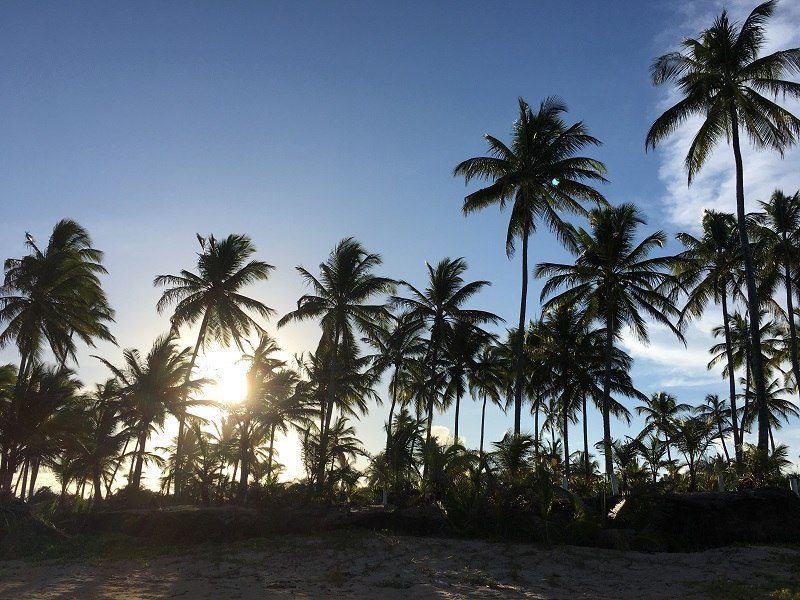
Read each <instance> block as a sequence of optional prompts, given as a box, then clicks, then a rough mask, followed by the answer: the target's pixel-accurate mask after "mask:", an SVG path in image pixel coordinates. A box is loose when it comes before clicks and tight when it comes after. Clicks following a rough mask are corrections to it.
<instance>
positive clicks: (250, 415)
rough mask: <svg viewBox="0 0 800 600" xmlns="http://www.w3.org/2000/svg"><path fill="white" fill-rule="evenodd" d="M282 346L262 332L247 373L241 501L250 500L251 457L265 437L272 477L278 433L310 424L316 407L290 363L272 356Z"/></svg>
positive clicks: (241, 412) (241, 416)
mask: <svg viewBox="0 0 800 600" xmlns="http://www.w3.org/2000/svg"><path fill="white" fill-rule="evenodd" d="M279 351H280V348H279V347H278V346H277V344H276V343H275V341H274V340H273V339H272V338H271V337H270V336H269V335H262V336H261V339H260V341H259V344H258V345H257V346H256V347H255V348H254V350H253V353H252V355H249V356H245V359H246V360H249V361H250V368H249V369H248V372H247V383H248V389H247V397H246V398H245V399H244V401H243V402H242V404H241V405H240V406H239V407H237V408H236V409H235V411H234V415H235V416H236V418H237V419H238V422H239V442H240V453H239V464H240V471H239V492H238V496H239V501H240V502H242V503H246V501H247V489H248V488H247V479H248V476H249V474H250V467H251V461H250V458H251V456H253V455H254V450H255V448H256V447H257V446H259V445H260V443H261V441H262V440H269V450H268V452H267V457H268V458H267V470H266V474H265V475H266V477H267V479H268V480H269V479H270V478H271V477H272V470H273V462H274V461H273V455H274V451H275V434H276V432H281V433H284V434H285V433H286V432H287V431H288V428H289V425H294V426H297V427H299V426H301V425H307V424H308V423H309V422H310V421H311V419H312V418H313V409H312V408H311V406H310V405H309V404H308V403H307V402H306V401H305V398H304V397H303V395H302V394H297V393H296V388H297V385H298V383H299V382H300V377H299V375H298V374H297V372H296V371H294V370H293V369H290V368H288V367H287V366H286V362H285V361H282V360H279V359H276V358H272V357H271V356H270V355H271V354H273V353H275V352H279Z"/></svg>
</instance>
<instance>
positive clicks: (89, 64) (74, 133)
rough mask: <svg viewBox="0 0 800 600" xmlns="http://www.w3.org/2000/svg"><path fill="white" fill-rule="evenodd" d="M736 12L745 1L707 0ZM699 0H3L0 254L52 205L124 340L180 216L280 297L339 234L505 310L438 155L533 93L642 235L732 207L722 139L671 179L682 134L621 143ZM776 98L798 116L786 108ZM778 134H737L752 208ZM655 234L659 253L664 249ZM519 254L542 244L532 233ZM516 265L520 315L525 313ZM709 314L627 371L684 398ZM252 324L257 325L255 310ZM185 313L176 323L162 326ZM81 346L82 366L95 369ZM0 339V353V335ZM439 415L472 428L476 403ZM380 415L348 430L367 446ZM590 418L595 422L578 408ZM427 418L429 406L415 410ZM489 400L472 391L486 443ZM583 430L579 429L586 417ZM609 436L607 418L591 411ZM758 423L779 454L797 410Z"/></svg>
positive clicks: (504, 290)
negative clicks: (563, 109)
mask: <svg viewBox="0 0 800 600" xmlns="http://www.w3.org/2000/svg"><path fill="white" fill-rule="evenodd" d="M727 6H728V8H729V10H730V12H731V14H732V16H733V17H734V18H736V19H739V20H741V19H743V18H744V16H746V14H747V12H748V11H749V10H751V9H752V7H753V6H754V3H751V2H746V3H745V2H741V1H739V0H735V1H733V2H730V3H728V4H727ZM721 8H722V4H721V3H720V2H717V1H715V0H698V1H694V2H641V1H640V0H616V1H615V2H597V1H595V0H572V1H570V2H521V1H520V2H516V1H512V2H503V3H497V2H496V3H485V2H470V1H467V2H458V3H452V2H439V3H431V2H404V3H387V2H366V1H364V2H291V3H289V2H230V3H218V2H169V3H163V2H137V3H107V2H73V3H58V2H7V3H4V4H3V6H2V8H0V115H2V118H0V198H2V206H3V209H4V210H3V220H2V222H1V223H0V256H2V257H3V258H5V257H12V256H13V257H16V256H21V255H22V254H23V253H24V252H25V249H24V246H23V242H24V233H25V232H26V231H30V232H31V233H32V234H33V235H34V236H35V237H37V239H40V240H45V239H46V238H47V236H48V234H49V231H50V230H51V228H52V226H53V224H54V223H55V222H56V221H57V220H58V219H60V218H64V217H70V218H74V219H76V220H77V221H79V222H80V223H81V224H83V225H84V226H85V227H86V228H87V229H88V230H89V232H90V233H91V235H92V237H93V239H94V241H95V245H96V246H97V247H98V248H100V249H102V250H104V251H105V252H106V266H107V268H108V270H109V275H108V277H107V278H106V279H105V282H104V283H105V287H106V289H107V292H108V295H109V298H110V301H111V303H112V305H113V307H114V308H115V309H116V311H117V323H116V325H115V326H114V328H113V331H114V334H115V335H116V337H117V339H118V341H119V343H120V346H121V347H120V348H115V347H113V346H108V345H103V346H101V347H100V348H98V349H97V350H94V351H93V353H99V354H101V355H103V356H104V357H106V358H107V359H109V360H110V361H111V362H116V363H117V364H119V363H120V362H121V354H122V349H121V348H122V347H136V348H139V349H141V350H143V351H146V350H147V349H149V347H150V345H151V343H152V341H153V340H154V339H155V337H156V336H157V335H159V334H161V333H163V332H164V331H166V330H167V328H168V315H161V316H159V315H157V314H156V312H155V304H156V301H157V299H158V297H159V295H160V291H159V290H157V289H154V288H153V287H152V280H153V277H154V276H155V275H158V274H165V273H175V272H177V271H178V270H179V269H181V268H190V269H193V268H194V261H195V252H196V250H197V245H196V244H197V242H196V240H195V233H196V232H198V233H201V234H204V235H207V234H210V233H213V234H215V235H216V236H217V237H221V236H224V235H227V234H229V233H247V234H248V235H250V236H251V237H252V238H253V240H254V242H255V244H256V246H257V247H258V250H259V253H258V256H259V258H261V259H263V260H265V261H267V262H269V263H271V264H273V265H275V266H276V270H275V272H274V274H273V276H272V277H271V278H270V280H269V281H268V282H266V283H264V284H261V285H258V286H254V287H253V288H252V289H251V290H250V294H251V295H253V296H255V297H257V298H258V299H260V300H262V301H263V302H265V303H266V304H267V305H269V306H271V307H273V308H275V309H276V310H277V311H278V313H279V314H284V313H286V312H287V311H289V310H291V309H292V308H294V306H295V302H296V300H297V298H298V297H299V296H300V295H301V294H303V293H304V292H305V291H306V290H305V288H304V287H303V286H302V283H301V280H300V278H299V276H298V275H297V273H296V272H295V270H294V267H295V266H296V265H303V266H304V267H306V268H308V269H309V270H311V271H312V272H316V266H317V265H318V264H319V263H320V262H321V261H322V260H324V259H325V258H326V256H327V254H328V253H329V251H330V250H331V248H332V247H333V246H334V245H335V244H336V243H337V242H338V241H339V240H341V239H342V238H343V237H346V236H354V237H356V238H357V239H359V240H360V241H361V242H362V243H363V244H364V245H365V246H366V248H367V249H368V250H370V251H373V252H378V253H380V254H381V255H382V256H383V259H384V268H383V269H381V274H384V275H387V276H391V277H395V278H398V279H406V280H408V281H410V282H412V283H414V284H415V285H417V286H421V285H424V277H425V267H424V263H425V261H429V262H431V263H435V262H437V261H439V260H440V259H441V258H443V257H445V256H449V257H458V256H463V257H465V258H466V260H467V261H468V263H469V265H470V268H469V271H468V273H467V276H468V277H469V278H471V279H488V280H490V281H492V283H493V285H492V287H491V288H489V289H488V290H487V291H486V292H485V293H483V294H481V295H480V297H478V298H477V299H476V300H475V303H474V305H473V307H474V308H481V309H487V310H492V311H494V312H496V313H498V314H499V315H501V316H503V317H504V318H506V319H507V320H508V321H509V322H512V323H513V322H514V321H515V315H516V313H517V310H518V297H519V287H520V283H519V282H520V263H519V257H518V256H517V257H515V258H514V259H512V260H508V258H507V257H506V255H505V248H504V239H505V238H504V236H505V226H506V219H507V217H508V215H507V214H505V213H502V214H501V213H500V212H499V211H488V212H485V213H483V214H478V215H473V216H470V217H469V218H464V217H463V216H462V215H461V212H460V208H461V202H462V200H463V197H464V195H465V194H466V193H468V192H469V191H470V190H471V189H474V188H473V187H469V188H465V186H464V183H463V180H458V179H455V178H453V177H452V175H451V173H452V169H453V167H454V166H455V165H456V164H457V163H459V162H460V161H462V160H464V159H465V158H468V157H471V156H477V155H481V154H483V153H484V152H485V143H484V141H483V139H482V137H481V136H482V135H483V134H484V133H491V134H493V135H495V136H496V137H499V138H500V139H508V135H509V132H510V129H511V125H512V122H513V119H514V118H515V115H516V110H517V109H516V100H517V97H519V96H521V97H523V98H525V99H526V100H527V101H528V102H529V103H530V104H532V105H534V106H538V104H539V102H540V101H542V100H543V99H544V98H546V97H548V96H551V95H558V96H560V97H561V98H563V100H564V101H565V102H566V104H567V106H568V107H569V112H568V114H567V119H568V120H569V121H570V122H574V121H578V120H582V121H584V122H585V123H586V125H587V127H588V129H589V131H590V132H591V133H592V134H593V135H595V136H596V137H598V138H599V139H600V140H601V141H602V142H603V145H602V146H601V147H600V148H598V149H596V150H592V151H591V152H592V155H593V156H594V157H596V158H598V159H600V160H603V161H604V162H605V163H606V165H607V166H608V169H609V172H608V179H609V181H610V182H609V183H608V184H607V185H604V186H602V191H603V192H604V193H605V195H606V197H607V198H608V199H609V200H610V201H611V202H614V203H618V202H623V201H624V202H634V203H636V204H637V205H639V207H640V208H641V210H642V212H643V214H644V215H645V216H646V219H647V221H648V226H647V230H648V231H650V230H654V229H663V230H664V231H666V232H667V234H668V235H669V236H670V237H672V236H673V235H674V233H675V232H677V231H682V230H684V231H685V230H689V231H692V230H696V227H697V225H698V224H699V218H700V212H701V210H702V208H703V207H706V208H711V207H718V208H723V209H725V210H729V211H733V210H734V202H733V194H732V179H733V169H732V160H731V156H730V150H729V149H728V148H727V147H725V146H721V147H720V148H719V149H718V151H717V152H716V153H715V155H714V156H713V157H712V159H711V160H710V161H709V163H708V165H707V167H706V168H705V169H704V171H703V172H701V175H700V176H699V177H698V179H697V182H696V183H695V184H693V186H692V188H687V185H686V174H685V172H684V171H683V167H682V160H683V156H684V154H685V152H686V148H688V143H689V142H688V140H689V139H690V135H691V128H687V129H685V130H682V131H680V132H678V133H677V134H676V135H675V136H673V137H672V138H670V140H669V141H668V142H666V143H665V144H664V145H663V146H662V147H660V148H659V149H658V150H657V151H656V152H651V153H649V154H646V153H645V151H644V137H645V134H646V132H647V129H648V128H649V126H650V124H651V123H652V121H653V119H654V118H655V117H656V116H657V115H658V114H659V113H660V111H661V110H663V108H665V107H666V106H667V104H668V103H669V102H670V100H673V101H674V96H672V95H671V91H670V90H669V89H667V88H664V89H658V88H653V87H652V85H651V84H650V79H649V70H648V69H649V65H650V63H651V62H652V60H653V58H654V57H656V56H658V55H660V54H663V53H665V52H667V51H671V50H675V49H677V48H678V44H679V42H680V40H681V39H682V38H683V37H685V36H687V35H697V34H698V33H699V31H700V30H701V29H703V28H704V27H707V26H708V25H710V23H711V22H712V20H713V18H714V16H715V15H717V14H718V13H719V11H720V10H721ZM798 22H800V5H798V3H796V2H793V1H790V0H784V1H783V2H782V3H781V4H780V5H779V7H778V11H777V14H776V16H775V17H774V19H773V20H772V22H771V24H770V26H769V28H768V33H769V36H770V42H769V43H770V47H769V49H770V50H772V49H777V48H785V47H790V46H797V45H798V44H800V34H798V30H797V27H796V24H797V23H798ZM795 112H797V111H795ZM799 158H800V154H798V151H797V150H793V151H791V152H789V153H787V154H786V156H785V157H784V159H783V160H781V159H780V157H778V156H777V155H775V154H772V153H761V154H758V155H755V154H754V153H753V152H750V153H749V156H748V157H747V161H746V173H745V177H746V179H745V182H746V193H747V195H748V198H749V203H750V206H751V207H755V201H756V200H758V199H766V198H767V197H768V196H769V194H770V193H771V192H772V190H773V189H775V188H776V187H778V188H781V189H784V190H785V191H787V192H793V191H794V190H796V189H798V187H800V179H798V165H800V160H798V159H799ZM670 249H671V250H677V247H676V246H675V245H671V247H670ZM530 259H531V263H532V264H535V263H536V262H539V261H542V260H550V261H567V260H568V259H569V257H568V255H567V254H566V253H565V252H563V251H562V250H560V249H559V247H558V245H557V244H556V243H555V241H554V240H553V239H552V238H551V237H550V236H549V235H548V234H547V233H546V232H545V231H541V232H540V233H539V234H537V235H536V237H535V238H534V240H533V243H532V247H531V256H530ZM538 287H539V284H538V283H536V282H534V284H533V289H532V292H531V296H530V302H529V313H530V315H531V316H535V315H536V314H537V312H538ZM720 320H721V319H720V317H718V315H717V313H716V312H715V311H714V310H713V308H711V309H709V311H708V313H707V316H706V317H704V318H703V319H702V320H701V321H700V322H698V323H697V324H696V325H695V327H694V328H693V329H692V331H690V332H689V335H688V338H689V346H688V348H683V346H681V345H679V344H677V342H675V341H674V339H673V338H671V337H670V336H669V335H668V334H667V333H666V332H664V331H663V330H660V329H658V328H655V329H654V330H653V332H652V338H653V339H652V342H653V343H652V345H651V346H650V347H648V348H645V347H641V346H639V345H638V344H636V343H635V342H634V341H633V340H627V341H626V347H627V348H628V350H629V351H630V352H631V353H632V354H633V356H634V357H635V358H636V366H635V368H634V381H635V383H636V384H637V386H638V387H639V388H640V389H641V390H642V391H644V392H645V393H647V394H650V393H652V392H655V391H659V390H665V391H669V392H671V393H674V394H675V395H677V396H678V398H679V400H680V401H682V402H688V403H690V404H697V403H700V402H702V400H703V397H704V396H705V394H706V393H709V392H717V393H720V394H721V395H724V394H725V386H724V384H723V382H722V381H721V379H720V377H719V373H718V372H712V373H707V372H706V369H705V364H706V362H707V361H708V352H707V349H708V347H709V345H710V341H709V335H708V331H709V330H710V329H711V327H713V326H715V325H717V324H718V323H719V322H720ZM267 328H268V329H269V330H270V332H272V333H276V331H275V325H274V323H269V324H267ZM277 337H278V340H279V343H280V344H281V345H282V347H283V348H284V349H286V350H287V352H288V353H289V354H292V353H295V352H301V351H308V350H313V348H314V346H315V344H316V341H317V338H318V330H317V328H316V326H315V325H314V324H307V325H295V324H291V325H288V326H286V327H285V328H283V329H281V330H280V331H278V332H277ZM193 339H194V332H191V331H187V332H186V333H185V335H184V340H185V342H186V344H187V345H188V344H190V343H191V342H192V340H193ZM88 354H89V352H82V353H81V361H80V368H79V373H80V375H81V377H82V379H83V380H84V381H85V382H86V383H87V384H91V383H94V382H96V381H101V380H102V379H104V378H105V377H106V376H107V371H106V370H105V368H104V367H102V366H101V365H100V364H99V363H98V361H96V360H95V359H93V358H90V357H89V356H88ZM0 359H2V360H6V361H12V362H16V355H15V352H14V351H13V348H6V349H5V350H3V351H1V352H0ZM471 404H472V403H468V406H467V407H466V410H465V411H464V412H463V417H462V425H461V429H462V431H463V433H464V435H465V436H466V439H467V443H468V444H473V445H475V444H477V438H478V411H477V406H472V405H471ZM385 412H386V410H385V409H376V410H375V411H373V414H371V415H370V417H369V418H367V419H365V420H364V421H363V422H362V424H361V425H359V427H358V431H359V434H360V435H361V437H362V439H363V440H364V442H365V443H366V445H367V447H368V448H370V449H374V448H376V447H378V446H379V441H378V440H379V438H380V435H381V434H380V427H381V423H382V420H383V419H384V418H385ZM597 421H599V419H597ZM436 422H437V424H441V425H444V426H449V427H452V418H451V416H450V415H445V416H442V417H438V418H437V421H436ZM511 424H512V420H511V417H510V416H505V415H503V414H502V413H501V412H499V411H496V412H495V413H493V414H492V415H491V417H490V427H491V429H490V431H489V433H488V435H489V438H490V439H498V438H499V437H500V436H501V435H502V433H503V432H504V431H505V430H506V429H507V428H508V427H510V426H511ZM596 431H597V433H596V434H595V436H594V439H599V437H600V433H599V429H597V430H596ZM613 432H614V435H616V436H621V435H623V434H624V433H626V432H627V430H626V429H625V428H624V427H623V426H622V425H621V424H614V425H613ZM779 437H781V438H782V439H784V440H785V441H787V442H789V443H791V444H792V446H793V451H792V456H795V455H796V454H797V450H798V448H800V433H798V424H797V423H796V422H793V423H792V424H791V426H790V427H789V428H787V429H785V430H784V432H783V433H782V435H781V436H779Z"/></svg>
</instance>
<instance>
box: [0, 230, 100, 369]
mask: <svg viewBox="0 0 800 600" xmlns="http://www.w3.org/2000/svg"><path fill="white" fill-rule="evenodd" d="M25 237H26V242H25V245H26V246H28V248H29V249H30V254H29V255H28V256H25V257H23V258H19V259H16V258H9V259H8V260H6V261H5V265H4V268H5V279H4V282H3V287H2V288H0V289H1V290H2V295H0V323H2V322H4V321H5V322H7V326H6V328H5V329H4V330H3V331H2V332H1V333H0V348H2V347H4V346H5V345H6V344H8V343H9V342H10V341H12V340H14V341H15V342H16V345H17V348H18V350H19V354H20V366H19V371H18V381H19V382H20V383H22V382H23V381H24V380H25V378H26V377H27V374H28V372H29V370H30V369H31V368H32V367H33V366H34V364H35V363H37V362H38V361H39V360H40V358H41V354H42V351H43V350H44V345H45V341H46V342H47V344H48V345H49V347H50V350H51V351H52V352H53V355H54V356H55V358H56V361H57V362H58V363H59V364H60V365H61V366H64V365H65V364H66V362H67V360H69V359H72V360H73V361H74V360H75V341H74V338H75V337H78V338H79V339H80V340H81V341H83V342H84V343H85V344H87V345H88V346H90V347H94V341H95V340H96V339H99V340H106V341H110V342H114V336H112V335H111V332H110V331H109V330H108V327H107V323H109V322H113V320H114V311H113V310H111V307H110V306H109V304H108V300H107V299H106V295H105V293H104V292H103V289H102V286H101V284H100V276H101V275H104V274H105V273H106V270H105V267H103V265H102V261H103V253H102V252H101V251H100V250H97V249H96V248H93V247H92V239H91V237H90V236H89V233H88V232H87V231H86V230H85V229H84V228H83V227H82V226H81V225H79V224H78V223H76V222H75V221H72V220H69V219H64V220H61V221H59V222H58V223H56V224H55V226H54V227H53V232H52V234H51V236H50V239H49V241H48V243H47V247H46V248H45V249H44V251H42V250H40V249H39V247H38V246H37V245H36V242H35V241H34V238H33V236H32V235H31V234H29V233H26V234H25Z"/></svg>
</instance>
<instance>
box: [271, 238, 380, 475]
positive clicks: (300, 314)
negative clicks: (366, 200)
mask: <svg viewBox="0 0 800 600" xmlns="http://www.w3.org/2000/svg"><path fill="white" fill-rule="evenodd" d="M382 262H383V261H382V259H381V257H380V255H379V254H374V253H370V252H367V251H366V249H364V247H363V246H362V245H361V243H360V242H358V241H357V240H356V239H354V238H345V239H343V240H342V241H341V242H339V243H338V244H337V245H336V247H335V248H334V249H333V250H332V251H331V253H330V256H329V257H328V259H327V260H326V261H325V262H323V263H320V265H319V271H320V276H319V278H317V277H315V276H314V275H312V274H311V273H310V272H309V271H307V270H306V269H304V268H303V267H296V269H297V272H298V273H300V276H301V277H302V278H303V280H304V281H305V282H306V284H308V285H310V286H311V288H312V289H313V293H312V294H306V295H304V296H301V297H300V299H299V300H298V301H297V309H296V310H294V311H291V312H290V313H287V314H286V315H284V316H283V317H282V318H281V319H280V321H278V327H283V326H284V325H286V324H287V323H289V322H290V321H304V320H307V319H319V321H320V324H321V326H322V330H323V337H324V338H326V344H321V346H324V347H326V348H327V349H328V351H327V352H326V354H325V355H326V357H327V359H328V364H327V370H328V382H327V385H326V390H327V391H326V397H325V398H324V399H322V398H320V400H321V401H323V404H322V410H321V412H322V415H323V418H322V422H321V426H320V432H319V443H320V452H319V457H320V461H319V464H318V465H317V468H316V470H317V472H316V475H317V485H318V488H319V490H320V491H321V490H322V486H323V485H324V478H325V462H324V460H323V459H324V457H325V456H326V455H327V452H328V449H327V443H328V429H329V428H330V423H331V418H332V416H333V411H334V405H335V403H336V401H337V377H338V374H339V358H340V350H341V346H343V345H345V346H351V347H352V346H354V345H355V338H354V332H353V328H356V329H357V330H358V331H359V332H361V333H362V334H367V333H368V332H369V331H371V330H372V329H373V328H374V327H375V326H376V325H377V324H379V323H381V322H384V321H386V320H387V319H388V318H389V311H388V310H387V309H386V307H385V305H384V304H383V303H379V304H374V303H372V300H373V298H375V297H381V296H383V295H385V294H390V293H392V292H393V291H394V287H395V282H394V281H393V280H392V279H389V278H388V277H379V276H377V275H375V274H374V273H373V270H374V269H375V268H377V267H379V266H380V265H381V263H382Z"/></svg>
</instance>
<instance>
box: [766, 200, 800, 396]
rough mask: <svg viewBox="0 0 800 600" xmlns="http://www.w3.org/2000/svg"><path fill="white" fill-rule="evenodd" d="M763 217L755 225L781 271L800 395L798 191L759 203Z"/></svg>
mask: <svg viewBox="0 0 800 600" xmlns="http://www.w3.org/2000/svg"><path fill="white" fill-rule="evenodd" d="M759 204H760V205H761V208H762V209H763V211H764V212H763V213H762V214H761V215H760V218H759V221H760V222H761V223H762V224H763V226H764V229H765V230H766V231H764V230H762V232H763V233H766V234H767V235H765V236H764V237H766V238H767V240H768V241H769V246H770V248H769V252H768V254H769V258H770V259H771V262H772V261H774V265H775V267H777V268H781V267H782V271H783V272H782V273H781V277H780V279H781V281H782V284H783V287H784V290H785V292H786V314H787V319H786V321H787V324H788V326H789V344H788V346H789V360H790V362H791V365H792V372H793V373H794V380H795V383H796V384H797V391H798V394H800V360H799V359H798V356H797V354H798V350H797V328H796V327H795V323H794V318H793V317H794V294H793V292H794V290H793V287H794V286H793V284H794V281H795V280H796V279H797V277H798V273H800V250H798V246H800V191H797V192H795V193H794V194H793V195H791V196H787V195H786V194H784V193H783V192H782V191H781V190H775V191H774V192H773V193H772V196H770V199H769V202H759Z"/></svg>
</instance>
